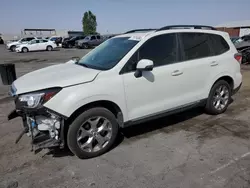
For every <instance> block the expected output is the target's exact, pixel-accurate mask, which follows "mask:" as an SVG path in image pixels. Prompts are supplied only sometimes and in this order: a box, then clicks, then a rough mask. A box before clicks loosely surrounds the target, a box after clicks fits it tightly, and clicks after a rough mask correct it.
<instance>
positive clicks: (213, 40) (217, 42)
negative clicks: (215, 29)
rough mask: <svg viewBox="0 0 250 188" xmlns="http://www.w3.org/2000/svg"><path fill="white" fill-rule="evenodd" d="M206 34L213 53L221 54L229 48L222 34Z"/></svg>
mask: <svg viewBox="0 0 250 188" xmlns="http://www.w3.org/2000/svg"><path fill="white" fill-rule="evenodd" d="M208 35H209V39H210V45H211V49H212V50H213V53H214V55H220V54H223V53H225V52H227V51H228V50H229V49H230V47H229V45H228V43H227V42H226V41H225V39H224V38H223V37H222V36H220V35H216V34H208Z"/></svg>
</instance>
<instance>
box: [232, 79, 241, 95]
mask: <svg viewBox="0 0 250 188" xmlns="http://www.w3.org/2000/svg"><path fill="white" fill-rule="evenodd" d="M241 86H242V82H241V83H240V85H239V86H238V87H237V88H235V89H233V91H232V95H234V94H236V93H237V92H238V91H239V90H240V88H241Z"/></svg>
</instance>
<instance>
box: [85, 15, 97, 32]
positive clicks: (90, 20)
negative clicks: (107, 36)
mask: <svg viewBox="0 0 250 188" xmlns="http://www.w3.org/2000/svg"><path fill="white" fill-rule="evenodd" d="M96 27H97V22H96V16H95V15H94V14H93V13H92V12H91V11H87V12H85V13H84V15H83V18H82V28H83V32H84V34H85V35H91V34H96Z"/></svg>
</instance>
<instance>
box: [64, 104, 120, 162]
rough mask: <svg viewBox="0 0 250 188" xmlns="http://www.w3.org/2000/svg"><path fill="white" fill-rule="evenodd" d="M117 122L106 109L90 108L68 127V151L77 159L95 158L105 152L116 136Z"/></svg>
mask: <svg viewBox="0 0 250 188" xmlns="http://www.w3.org/2000/svg"><path fill="white" fill-rule="evenodd" d="M118 128H119V126H118V122H117V120H116V118H115V116H114V114H113V113H112V112H110V111H109V110H107V109H106V108H102V107H97V108H91V109H89V110H87V111H85V112H83V113H82V114H81V115H79V116H78V117H77V118H76V119H75V120H74V121H73V123H72V124H71V125H70V127H69V130H68V135H67V142H68V147H69V149H70V150H71V151H72V152H73V153H74V154H75V155H76V156H77V157H79V158H82V159H86V158H92V157H97V156H99V155H102V154H103V153H105V152H107V151H108V150H109V149H110V148H111V147H112V146H113V144H114V143H115V140H116V138H117V135H118Z"/></svg>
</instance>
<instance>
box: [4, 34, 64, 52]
mask: <svg viewBox="0 0 250 188" xmlns="http://www.w3.org/2000/svg"><path fill="white" fill-rule="evenodd" d="M61 40H62V37H59V36H52V37H49V38H43V37H25V38H21V39H20V40H16V41H11V42H8V43H7V44H6V47H7V49H8V50H10V51H12V52H29V51H42V50H47V51H51V50H53V49H54V48H56V47H58V46H59V43H60V41H61Z"/></svg>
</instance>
